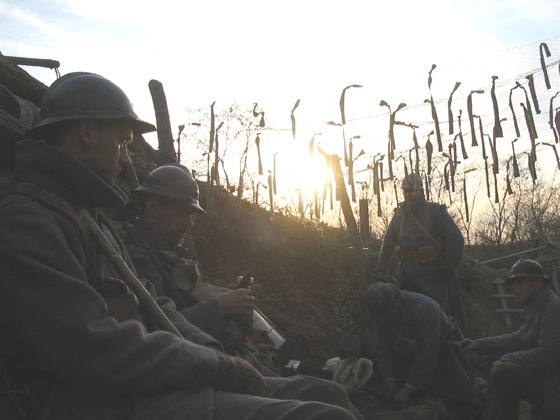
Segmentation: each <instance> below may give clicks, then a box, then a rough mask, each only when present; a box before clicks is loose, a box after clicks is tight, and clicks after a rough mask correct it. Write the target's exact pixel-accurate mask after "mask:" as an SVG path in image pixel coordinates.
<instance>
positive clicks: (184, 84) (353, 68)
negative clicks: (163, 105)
mask: <svg viewBox="0 0 560 420" xmlns="http://www.w3.org/2000/svg"><path fill="white" fill-rule="evenodd" d="M559 23H560V1H558V0H426V1H418V0H393V1H386V2H373V1H371V0H344V1H341V0H339V1H334V0H321V1H319V0H313V1H310V0H282V1H266V0H265V1H263V0H260V1H254V0H236V1H232V0H204V1H191V0H185V1H175V0H158V1H152V2H139V1H137V0H110V1H109V0H96V1H85V0H25V1H22V0H0V27H1V28H2V37H1V38H0V52H1V53H2V54H3V55H9V56H23V57H33V58H48V59H54V60H58V61H60V72H61V73H62V74H65V73H69V72H72V71H91V72H94V73H98V74H101V75H103V76H105V77H107V78H109V79H110V80H112V81H113V82H115V83H116V84H117V85H119V86H120V87H121V88H122V89H123V90H124V91H125V92H126V93H127V94H128V96H129V97H130V99H131V101H132V103H133V105H134V108H135V110H136V112H137V113H138V114H139V115H140V117H141V118H143V119H146V120H148V121H151V122H155V116H154V111H153V103H152V99H151V95H150V92H149V89H148V82H149V81H150V80H151V79H156V80H158V81H160V82H161V83H162V84H163V87H164V90H165V94H166V97H167V102H168V107H169V112H170V116H171V125H172V127H177V126H178V125H179V124H185V123H188V122H189V121H188V115H187V114H186V110H187V109H188V108H194V107H208V108H209V107H210V105H211V104H212V103H213V102H216V107H217V108H219V107H220V106H224V107H226V106H228V105H229V104H230V103H232V102H237V103H241V104H246V105H247V106H248V107H250V106H251V105H252V104H253V103H258V106H259V108H260V109H262V110H265V111H266V113H267V119H268V121H270V124H273V125H274V126H276V127H279V128H282V129H286V130H288V129H289V127H290V112H291V110H292V108H293V106H294V104H295V102H296V100H298V99H300V106H299V108H298V113H299V116H298V123H299V124H301V127H304V126H305V130H306V131H303V128H302V131H300V133H302V134H301V135H302V136H304V137H305V139H306V140H305V141H306V143H307V139H308V138H309V137H310V136H311V135H313V134H314V133H318V132H320V133H323V132H326V131H327V130H328V128H326V126H325V123H326V122H327V121H329V120H332V121H335V122H340V121H341V114H340V109H339V99H340V95H341V91H342V90H343V88H344V87H346V86H349V85H352V84H359V85H360V86H362V87H361V88H360V89H352V90H351V91H348V92H347V94H346V101H347V114H349V115H350V116H349V117H348V118H349V119H352V118H353V119H355V120H359V119H360V118H362V119H368V118H371V117H372V116H373V117H378V116H380V115H382V114H383V113H384V112H386V111H387V109H386V108H383V107H380V105H379V102H380V100H381V99H383V100H385V101H386V102H388V103H389V104H390V105H393V110H394V109H395V108H394V106H395V104H398V103H400V102H403V103H407V104H408V106H409V107H410V108H414V106H415V105H416V106H420V105H421V104H423V102H424V100H425V99H426V98H427V97H428V96H429V92H428V90H427V85H426V81H427V77H428V72H429V71H430V68H431V66H432V64H437V69H436V70H435V71H434V73H433V74H434V80H435V81H437V82H438V83H435V82H434V86H433V91H434V92H433V94H434V99H435V100H440V99H441V100H443V99H444V98H447V96H448V95H449V92H450V90H451V88H452V86H453V83H454V82H456V81H458V80H461V81H463V86H467V84H466V81H467V80H472V83H482V82H481V81H482V80H486V82H485V83H487V84H488V81H489V80H490V79H489V78H490V76H491V75H493V74H498V72H499V74H500V79H501V80H502V79H504V78H505V79H508V77H511V76H512V75H515V74H517V73H519V72H525V71H528V70H532V69H531V68H529V69H525V68H523V65H524V64H523V62H520V63H517V64H515V63H513V62H512V61H503V60H502V61H501V62H500V60H499V59H497V58H498V57H505V56H506V55H507V54H508V52H509V53H512V54H510V55H512V56H514V58H511V57H510V60H514V61H515V60H517V58H519V59H522V58H523V57H517V58H515V56H516V55H517V52H518V51H524V50H523V46H534V45H538V44H539V43H540V42H545V41H547V40H550V39H556V40H557V39H558V35H560V29H559V28H560V26H559ZM555 45H556V44H555ZM525 53H526V51H525ZM553 54H554V57H553V58H552V59H557V57H558V56H559V55H560V51H553ZM525 55H527V54H525ZM518 65H519V66H520V67H517V66H518ZM525 65H527V63H525ZM531 65H534V64H531ZM493 66H494V67H493ZM25 69H26V71H28V72H29V73H31V74H32V75H34V76H35V77H37V78H39V80H41V81H42V82H43V83H45V84H46V85H49V84H50V83H52V82H53V81H54V80H55V73H54V71H53V70H47V69H37V68H31V67H26V68H25ZM508 72H509V74H508ZM516 72H517V73H516ZM479 73H480V74H479ZM502 75H504V76H502ZM477 76H479V77H480V78H479V79H477ZM477 86H478V85H476V84H473V85H470V87H468V88H466V90H465V92H463V93H462V94H463V97H464V96H465V95H466V94H467V93H468V89H473V88H476V87H477ZM441 112H442V113H444V112H445V110H444V109H441ZM383 124H385V122H383ZM384 130H385V129H384ZM173 131H175V130H173ZM288 131H289V130H288ZM419 134H420V135H424V136H425V135H426V134H427V133H419ZM362 135H363V137H366V134H365V133H362ZM385 135H386V134H385Z"/></svg>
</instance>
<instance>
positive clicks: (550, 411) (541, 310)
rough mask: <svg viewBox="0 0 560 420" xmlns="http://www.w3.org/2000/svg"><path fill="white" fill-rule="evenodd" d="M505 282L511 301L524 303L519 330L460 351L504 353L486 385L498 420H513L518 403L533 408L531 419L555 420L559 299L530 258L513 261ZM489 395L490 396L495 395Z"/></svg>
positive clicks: (559, 406) (559, 380)
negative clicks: (488, 385) (529, 405)
mask: <svg viewBox="0 0 560 420" xmlns="http://www.w3.org/2000/svg"><path fill="white" fill-rule="evenodd" d="M506 283H508V284H509V285H510V286H511V289H512V291H513V294H514V295H515V296H516V300H517V301H518V302H520V303H522V304H523V305H524V306H523V314H522V316H521V326H520V327H519V329H518V330H517V331H516V332H513V333H511V334H504V335H500V336H496V337H486V338H479V339H478V340H472V339H469V338H465V339H464V340H463V342H462V343H461V348H462V349H463V350H464V351H468V350H476V351H477V352H480V353H488V352H500V353H501V354H503V355H502V356H501V358H500V359H499V360H498V361H496V362H494V364H493V365H492V370H491V373H490V381H489V383H490V384H491V385H492V388H490V389H493V390H494V393H495V397H496V400H497V403H498V404H497V405H498V409H499V419H500V420H513V419H516V418H517V417H518V411H519V401H520V399H523V400H525V401H528V402H530V403H531V404H532V406H533V407H532V408H533V416H532V418H533V419H539V420H553V419H557V418H558V415H559V413H560V400H559V398H558V397H559V396H560V299H558V296H556V294H555V293H554V292H553V291H552V289H551V288H550V281H549V279H548V276H547V275H546V273H545V271H544V269H543V267H542V266H541V265H540V264H539V263H538V262H536V261H534V260H530V259H527V260H520V261H518V262H516V263H515V264H514V265H513V267H512V268H511V273H510V276H509V277H508V279H507V280H506ZM504 353H505V354H504ZM494 393H492V394H491V395H490V396H491V397H494ZM489 402H493V401H492V400H489Z"/></svg>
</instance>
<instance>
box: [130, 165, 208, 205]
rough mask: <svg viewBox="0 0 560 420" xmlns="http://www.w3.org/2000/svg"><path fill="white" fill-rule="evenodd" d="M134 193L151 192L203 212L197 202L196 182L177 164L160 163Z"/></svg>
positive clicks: (186, 170) (187, 171) (185, 169)
mask: <svg viewBox="0 0 560 420" xmlns="http://www.w3.org/2000/svg"><path fill="white" fill-rule="evenodd" d="M134 193H135V194H153V195H157V196H160V197H164V198H167V199H169V200H173V201H179V202H181V203H185V204H188V205H189V207H191V208H192V209H193V211H194V213H200V214H205V213H206V211H205V210H204V209H203V208H202V207H200V204H198V184H197V183H196V181H195V179H194V178H193V176H192V175H191V172H190V171H189V170H188V169H187V168H186V167H184V166H183V165H179V164H168V165H162V166H159V167H157V168H156V169H154V170H153V171H152V172H150V173H149V174H148V175H147V176H146V178H145V179H144V182H143V183H142V185H141V186H140V187H138V188H136V189H135V190H134Z"/></svg>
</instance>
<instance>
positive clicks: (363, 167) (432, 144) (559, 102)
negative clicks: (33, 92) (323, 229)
mask: <svg viewBox="0 0 560 420" xmlns="http://www.w3.org/2000/svg"><path fill="white" fill-rule="evenodd" d="M414 71H421V70H418V69H417V68H415V69H414ZM422 71H425V74H426V81H425V84H424V85H423V86H418V89H417V90H418V91H420V92H424V93H423V95H422V94H421V97H423V100H422V101H416V102H414V103H412V102H410V101H409V99H407V97H406V95H405V96H403V100H402V101H401V103H400V104H399V102H397V103H395V104H392V103H387V102H386V101H384V100H383V99H382V98H370V102H369V108H368V109H369V110H370V112H364V113H361V115H360V116H357V117H354V116H353V115H351V114H352V112H348V107H347V110H346V115H345V113H344V111H345V110H344V93H345V91H346V90H347V89H349V88H353V87H355V88H359V87H361V85H348V86H346V87H341V92H342V95H341V98H340V108H341V117H342V118H341V120H340V121H334V122H333V121H330V122H329V123H327V122H326V121H325V125H324V126H322V127H321V126H319V127H316V128H314V130H315V131H316V133H317V135H316V136H315V135H314V136H312V138H311V139H310V138H303V139H302V138H301V135H300V134H298V135H299V137H298V135H296V130H295V127H296V126H301V125H302V124H305V121H304V120H303V117H302V118H301V119H300V116H299V115H298V111H299V110H298V109H297V105H299V100H297V101H296V99H297V98H296V99H294V102H295V103H296V104H297V105H295V106H294V108H293V109H292V110H291V126H290V119H289V118H286V119H285V120H286V124H285V125H283V124H281V125H282V126H276V127H273V126H269V125H266V126H263V125H262V124H260V123H259V121H258V120H259V119H258V118H257V119H255V121H254V122H253V123H252V125H251V124H248V123H247V121H245V123H244V125H243V127H244V128H243V129H244V134H243V136H244V138H243V140H240V142H239V144H242V145H243V146H239V149H244V150H248V153H249V154H250V159H248V160H247V167H246V168H245V169H244V170H246V171H247V174H246V176H245V177H244V179H245V180H249V181H250V182H251V183H252V184H253V185H258V183H259V182H262V184H264V185H267V181H266V179H265V178H262V177H263V176H265V177H266V176H267V175H268V176H274V177H276V166H277V164H278V166H279V167H280V166H281V165H283V166H282V167H283V168H284V169H283V170H282V171H278V180H276V178H274V185H275V186H276V181H278V182H277V184H278V186H279V188H278V190H277V191H276V188H275V191H274V196H275V197H276V198H274V203H270V199H269V198H268V197H269V194H268V193H267V194H265V195H266V197H264V196H263V197H262V200H261V201H260V204H261V205H262V206H269V207H271V209H272V210H274V209H276V210H278V211H284V212H286V213H290V214H299V216H300V217H305V218H310V219H315V220H319V221H324V222H328V223H334V224H337V223H339V222H340V221H341V220H342V218H341V216H340V205H339V202H338V201H337V200H336V197H337V191H336V189H335V183H334V177H333V176H332V174H329V170H331V167H330V163H329V156H330V154H331V153H334V154H337V155H338V156H339V157H340V159H341V167H342V169H343V172H344V175H345V178H346V182H345V183H346V184H347V186H348V187H349V191H352V194H351V195H352V205H353V207H354V212H355V213H356V215H357V214H358V212H359V210H358V202H359V201H360V200H366V201H367V202H368V203H369V213H370V218H371V222H372V223H373V224H376V223H381V224H383V223H386V221H387V219H388V218H389V217H390V215H391V214H392V211H393V208H394V207H395V206H396V205H398V203H399V193H400V192H399V188H398V185H399V184H400V180H401V179H402V177H403V176H404V175H406V173H408V172H412V171H417V172H419V173H420V174H421V175H422V176H423V177H424V179H425V182H426V192H427V195H428V198H429V199H433V200H434V201H440V202H443V203H445V204H447V205H448V207H450V209H451V210H453V209H455V210H457V211H458V212H460V213H461V214H462V217H465V213H466V219H467V222H468V221H469V219H472V218H473V216H474V214H475V212H477V211H482V210H481V209H482V207H483V206H482V205H481V203H480V201H481V200H477V208H476V209H475V208H469V202H471V206H472V205H473V204H474V203H473V201H474V198H473V195H472V194H474V192H476V191H478V192H479V197H480V193H483V194H484V195H485V196H486V197H487V200H485V201H487V202H489V203H490V205H492V203H494V204H496V203H499V202H500V201H501V200H503V198H504V197H505V196H506V195H507V194H515V192H516V188H519V186H521V185H523V184H524V183H525V184H526V183H529V184H531V183H536V182H537V181H539V182H543V181H546V180H549V181H550V180H552V179H553V177H554V175H555V174H556V172H557V171H558V170H559V168H560V159H558V151H557V147H558V143H559V131H560V94H559V91H560V36H558V37H554V38H550V39H546V40H542V41H539V42H535V43H531V44H525V45H521V46H518V47H515V48H510V49H507V50H503V51H498V52H495V53H493V54H482V53H481V55H480V56H477V57H463V60H462V61H461V62H459V61H457V62H447V63H446V62H442V63H433V65H432V66H431V68H426V69H425V70H422ZM416 97H418V94H416ZM352 100H353V98H352V97H351V96H348V95H347V96H346V104H347V105H348V103H349V102H351V101H352ZM371 103H374V104H375V103H379V107H378V108H375V107H371ZM255 106H256V104H255ZM254 110H255V107H253V113H254ZM260 111H264V110H260ZM285 114H286V115H288V116H290V110H286V112H285ZM263 115H264V114H263ZM267 121H268V119H267ZM226 125H227V124H226ZM327 126H330V127H329V128H327ZM248 127H249V128H250V130H252V132H250V133H249V132H248V131H247V130H248V129H249V128H248ZM332 128H336V129H337V130H338V131H337V133H338V134H337V135H338V136H339V138H338V139H337V140H336V142H337V143H336V144H337V148H338V149H337V150H334V151H333V150H328V151H327V150H326V149H325V148H322V144H325V143H326V139H325V136H324V135H323V134H322V133H324V132H326V131H327V130H330V129H332ZM222 130H223V131H222V134H221V136H222V137H225V136H227V134H226V133H230V134H231V135H232V137H231V139H230V140H233V138H234V137H235V136H234V135H233V132H234V130H229V131H228V130H227V129H226V128H224V129H222ZM248 135H250V136H252V137H254V138H255V137H257V136H258V135H259V136H260V137H259V140H260V148H259V150H258V152H259V159H258V166H259V167H260V168H259V169H260V170H257V159H256V151H255V145H254V144H253V141H252V140H250V141H247V136H248ZM296 137H298V138H297V141H294V140H296ZM290 139H291V140H292V142H291V143H294V144H299V148H290V149H289V148H287V144H289V143H290V141H289V140H290ZM222 141H223V140H222ZM247 145H249V147H248V148H247ZM226 149H227V153H230V156H229V157H228V159H229V160H230V161H231V162H237V164H238V162H239V157H238V156H235V157H233V156H232V154H235V153H236V152H235V150H236V146H235V145H234V142H233V141H232V142H230V145H229V146H228V147H227V148H224V153H225V150H226ZM358 151H359V152H358ZM362 151H363V152H362ZM253 155H254V156H253ZM311 155H312V156H313V159H312V160H310V159H309V157H310V156H311ZM222 158H223V162H222V163H225V162H226V160H227V159H226V157H225V155H223V157H222ZM203 163H204V162H202V163H201V164H203ZM192 164H193V165H196V163H192ZM263 165H264V171H263ZM224 168H225V165H224ZM286 168H288V169H286ZM224 170H225V169H224ZM205 172H208V171H207V170H206V169H205V170H204V171H202V170H201V171H200V172H199V173H205ZM263 172H264V175H263ZM288 172H290V173H292V179H291V180H290V182H289V181H288V180H287V179H285V178H283V177H286V176H287V173H288ZM294 174H295V176H294ZM319 174H320V175H319ZM319 176H320V177H321V179H323V180H324V183H323V185H321V186H319V185H317V179H319ZM235 178H236V177H232V179H235ZM260 178H262V179H260ZM309 178H314V179H315V186H314V187H310V188H308V189H307V190H306V189H305V188H304V184H306V181H308V180H309ZM259 180H260V181H259ZM294 181H295V182H297V184H296V185H295V184H294ZM269 182H270V180H269ZM280 187H281V188H280ZM242 189H246V190H250V189H251V186H250V185H249V186H248V185H245V186H242ZM333 189H335V190H333ZM253 190H254V187H253ZM354 191H355V192H354ZM331 197H332V198H331Z"/></svg>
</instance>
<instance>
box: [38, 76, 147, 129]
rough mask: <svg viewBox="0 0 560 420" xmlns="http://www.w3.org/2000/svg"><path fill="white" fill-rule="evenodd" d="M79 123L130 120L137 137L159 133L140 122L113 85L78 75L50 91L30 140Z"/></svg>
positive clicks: (49, 89) (102, 78) (100, 78)
mask: <svg viewBox="0 0 560 420" xmlns="http://www.w3.org/2000/svg"><path fill="white" fill-rule="evenodd" d="M79 119H127V120H130V121H131V123H132V128H133V130H134V134H144V133H149V132H151V131H155V130H156V127H155V126H154V125H153V124H150V123H148V122H146V121H142V120H141V119H139V118H138V115H136V113H135V112H134V110H133V109H132V104H131V103H130V100H129V99H128V97H127V96H126V94H125V93H124V92H123V91H122V90H121V88H119V87H118V86H117V85H115V84H114V83H113V82H111V81H110V80H108V79H106V78H104V77H102V76H99V75H98V74H94V73H86V72H75V73H68V74H65V75H64V76H62V77H61V78H59V79H57V80H56V81H55V82H54V83H53V84H52V85H51V86H50V87H49V88H48V89H47V92H46V93H45V96H43V100H42V101H41V110H40V113H39V121H38V122H37V124H35V125H34V126H33V127H32V128H31V129H30V130H28V132H27V136H28V137H29V138H32V139H38V138H41V137H42V136H43V135H44V133H45V131H46V129H47V127H50V126H52V125H53V124H56V123H60V122H63V121H70V120H79Z"/></svg>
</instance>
